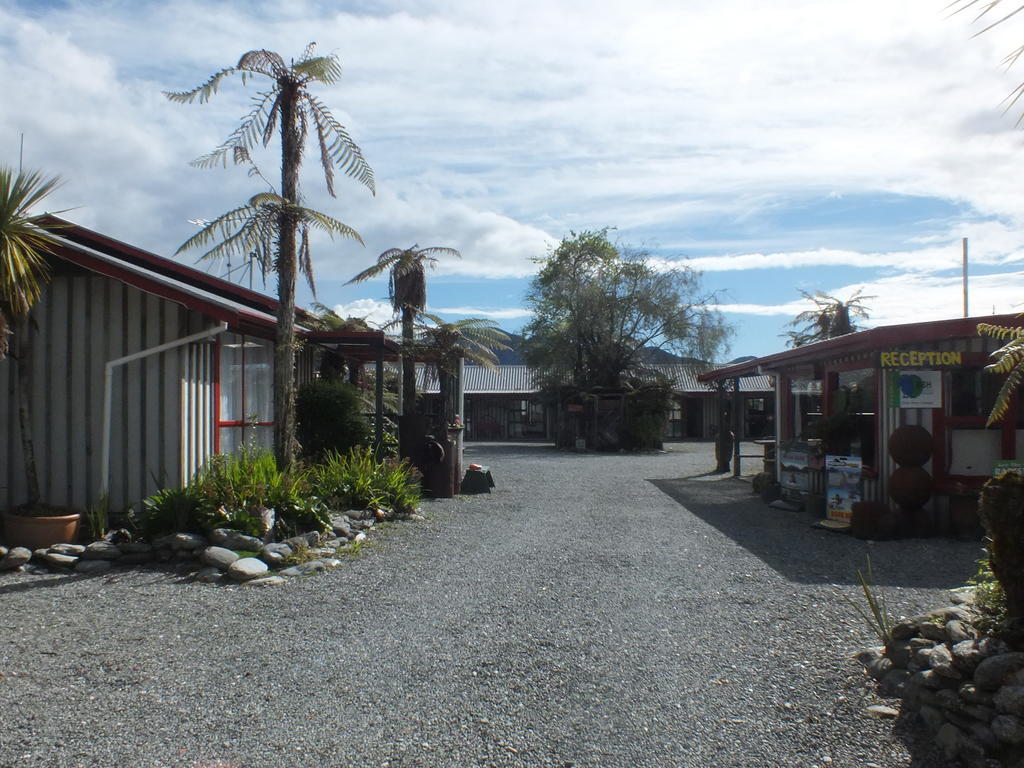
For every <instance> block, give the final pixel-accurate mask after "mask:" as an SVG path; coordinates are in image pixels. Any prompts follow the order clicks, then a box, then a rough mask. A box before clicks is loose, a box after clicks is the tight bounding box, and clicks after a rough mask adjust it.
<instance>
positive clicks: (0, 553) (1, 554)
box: [0, 544, 9, 558]
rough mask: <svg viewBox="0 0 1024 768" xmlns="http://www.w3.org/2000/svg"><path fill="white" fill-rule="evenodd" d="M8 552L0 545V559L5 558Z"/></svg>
mask: <svg viewBox="0 0 1024 768" xmlns="http://www.w3.org/2000/svg"><path fill="white" fill-rule="evenodd" d="M8 551H9V550H8V549H7V547H5V546H4V545H3V544H0V558H4V557H7V552H8Z"/></svg>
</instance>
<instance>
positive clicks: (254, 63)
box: [235, 48, 288, 79]
mask: <svg viewBox="0 0 1024 768" xmlns="http://www.w3.org/2000/svg"><path fill="white" fill-rule="evenodd" d="M235 68H236V69H238V70H242V71H244V72H253V73H255V74H259V75H266V76H267V77H273V78H274V79H277V78H279V77H281V76H282V75H286V74H287V73H288V65H287V64H286V63H285V61H284V59H282V58H281V54H279V53H275V52H274V51H268V50H265V49H262V48H261V49H259V50H256V51H248V52H247V53H243V54H242V57H241V58H240V59H239V60H238V65H237V66H236V67H235Z"/></svg>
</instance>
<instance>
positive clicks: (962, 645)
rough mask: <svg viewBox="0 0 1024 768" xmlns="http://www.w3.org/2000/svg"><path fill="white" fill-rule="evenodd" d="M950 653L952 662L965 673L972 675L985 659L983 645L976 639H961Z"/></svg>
mask: <svg viewBox="0 0 1024 768" xmlns="http://www.w3.org/2000/svg"><path fill="white" fill-rule="evenodd" d="M950 653H951V654H952V656H953V663H954V664H956V666H957V667H958V668H959V669H960V670H962V671H963V672H964V673H965V674H967V675H973V674H974V671H975V670H976V669H977V668H978V665H979V664H981V662H982V661H984V660H985V658H986V656H985V651H984V647H983V646H981V645H979V642H978V641H977V640H974V639H973V638H972V639H970V640H961V641H960V642H959V643H957V644H956V645H954V646H953V648H952V649H951V651H950Z"/></svg>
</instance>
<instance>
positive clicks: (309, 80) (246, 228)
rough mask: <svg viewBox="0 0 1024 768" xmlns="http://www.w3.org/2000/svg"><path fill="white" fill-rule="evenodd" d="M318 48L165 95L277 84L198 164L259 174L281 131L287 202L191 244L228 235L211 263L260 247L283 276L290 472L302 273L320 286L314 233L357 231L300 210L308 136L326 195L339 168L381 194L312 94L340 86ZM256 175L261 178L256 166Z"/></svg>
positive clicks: (336, 71) (264, 54)
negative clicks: (234, 78)
mask: <svg viewBox="0 0 1024 768" xmlns="http://www.w3.org/2000/svg"><path fill="white" fill-rule="evenodd" d="M314 48H315V43H310V44H309V45H308V46H306V50H305V51H303V53H302V56H301V57H300V58H299V60H298V61H292V62H291V63H290V64H286V63H285V61H284V59H282V58H281V56H280V55H279V54H277V53H274V52H273V51H266V50H256V51H249V52H248V53H245V54H243V55H242V57H241V58H240V59H239V60H238V64H237V65H235V66H233V67H227V68H225V69H222V70H220V71H219V72H217V73H215V74H214V75H213V76H212V77H210V79H209V80H207V81H206V82H205V83H204V84H203V85H200V86H198V87H197V88H193V89H192V90H189V91H180V92H172V93H166V94H165V95H166V96H167V98H169V99H170V100H171V101H175V102H179V103H183V104H189V103H192V102H193V101H195V100H196V99H198V100H199V102H200V103H203V102H206V101H209V100H210V98H211V97H212V96H213V95H214V94H215V93H216V92H217V88H218V87H219V85H220V83H221V81H222V80H224V78H226V77H228V76H229V75H233V74H236V73H237V74H240V75H241V78H242V83H243V84H245V83H246V81H247V80H249V79H250V78H255V77H256V76H258V77H265V78H267V79H268V80H269V81H270V82H271V85H270V87H269V88H267V89H266V90H264V91H261V92H259V93H258V94H257V95H256V96H255V98H254V100H253V101H254V106H253V108H252V109H251V110H250V111H249V113H248V114H247V115H246V116H245V117H243V118H242V121H241V123H240V124H239V125H238V127H237V128H235V130H234V131H233V132H232V133H231V135H230V136H229V137H228V138H227V139H226V140H225V141H224V143H223V144H221V145H220V146H219V147H217V149H215V150H214V151H213V152H211V153H210V154H208V155H204V156H203V157H200V158H199V159H197V160H195V161H194V162H193V164H194V165H197V166H199V167H204V168H209V167H213V166H215V165H227V162H228V158H229V157H230V158H231V159H232V161H233V162H235V163H236V164H238V163H245V164H249V165H250V166H252V160H251V158H250V154H249V153H250V150H252V149H253V148H254V147H255V146H256V145H257V144H261V145H262V146H264V147H265V146H267V145H268V144H269V143H270V141H271V140H272V139H273V137H274V133H275V131H276V132H277V133H279V134H280V136H281V189H280V194H276V193H265V194H263V195H257V196H256V197H253V198H252V199H251V200H250V201H249V203H248V204H246V205H245V206H242V207H240V208H237V209H235V210H234V211H229V212H228V213H226V214H224V216H221V217H219V218H218V219H217V220H216V221H214V222H212V223H211V224H209V225H207V227H206V228H204V230H203V232H200V234H199V235H197V236H196V237H194V238H192V239H191V240H190V241H189V243H192V242H193V241H196V244H200V243H208V242H209V241H210V240H212V237H213V234H214V233H219V234H221V235H224V237H225V239H224V242H223V243H222V246H223V250H221V251H220V252H218V249H217V248H215V249H213V250H212V251H210V252H209V254H208V255H227V254H228V253H230V252H232V251H233V250H237V251H239V252H243V253H245V255H248V254H249V251H247V250H245V248H247V247H248V246H249V245H251V244H253V243H256V244H257V245H259V246H261V247H263V248H264V250H262V251H260V252H259V253H258V256H257V257H258V258H262V259H263V261H262V263H263V265H264V268H267V267H269V266H272V267H273V270H274V271H275V272H276V273H277V295H278V310H277V331H276V334H275V343H274V443H275V450H276V453H277V458H278V462H279V463H280V464H281V465H282V466H287V465H290V464H291V463H292V462H293V460H294V458H295V448H296V446H295V375H294V370H295V280H296V274H297V272H298V271H299V270H301V271H302V272H303V273H304V274H305V275H306V277H307V279H308V280H309V281H310V286H311V287H312V285H313V283H312V263H311V261H310V254H309V240H308V237H307V233H308V230H309V228H310V227H313V228H318V229H321V230H323V231H326V232H328V233H331V234H340V235H343V236H346V237H357V235H356V234H355V231H354V230H353V229H351V228H350V227H348V226H346V225H344V224H342V223H341V222H338V221H336V220H334V219H331V218H330V217H329V216H326V215H324V214H321V213H318V212H316V211H312V210H310V209H308V208H303V207H302V205H301V197H300V194H299V167H300V166H301V164H302V155H303V149H304V147H305V141H306V134H307V132H308V130H309V129H312V130H313V131H314V132H315V133H316V138H317V143H318V146H319V149H320V165H321V167H322V169H323V172H324V179H325V181H326V183H327V191H328V193H329V194H330V195H331V196H332V197H333V196H334V169H335V168H338V169H340V170H341V171H342V172H343V173H345V175H347V176H350V177H352V178H354V179H356V180H357V181H359V182H361V183H362V184H365V185H366V186H367V187H369V189H370V190H371V191H375V187H374V178H373V171H372V169H371V168H370V166H369V164H368V163H367V162H366V160H365V159H364V158H363V154H362V151H361V150H360V149H359V147H358V145H356V143H355V142H354V141H353V140H352V138H351V137H350V136H349V134H348V131H346V130H345V128H344V126H342V125H341V123H339V122H338V121H337V119H335V117H334V116H333V115H332V114H331V113H330V111H329V110H328V109H327V107H326V106H324V104H323V103H321V101H320V100H319V99H318V98H317V97H316V96H314V95H313V94H312V93H311V92H310V90H309V86H310V85H312V84H314V83H323V84H325V85H333V84H335V83H337V82H338V81H339V80H340V78H341V65H340V64H339V63H338V58H337V56H335V55H333V54H331V55H329V56H314V55H313V51H314ZM252 167H253V169H254V170H255V166H252ZM256 172H257V173H258V171H256ZM232 227H234V229H232ZM300 232H301V244H300V242H299V239H300ZM204 233H205V237H204ZM197 238H198V240H197ZM186 246H188V243H186ZM183 247H185V246H183Z"/></svg>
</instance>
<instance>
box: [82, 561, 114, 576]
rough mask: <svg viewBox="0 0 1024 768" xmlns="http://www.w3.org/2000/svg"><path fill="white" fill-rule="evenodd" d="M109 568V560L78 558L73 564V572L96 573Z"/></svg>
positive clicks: (103, 571)
mask: <svg viewBox="0 0 1024 768" xmlns="http://www.w3.org/2000/svg"><path fill="white" fill-rule="evenodd" d="M110 568H111V561H110V560H85V559H83V560H79V561H78V563H76V564H75V573H81V574H96V573H105V572H107V571H109V570H110Z"/></svg>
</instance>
